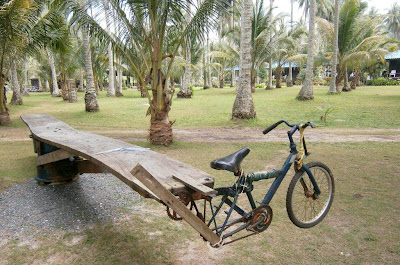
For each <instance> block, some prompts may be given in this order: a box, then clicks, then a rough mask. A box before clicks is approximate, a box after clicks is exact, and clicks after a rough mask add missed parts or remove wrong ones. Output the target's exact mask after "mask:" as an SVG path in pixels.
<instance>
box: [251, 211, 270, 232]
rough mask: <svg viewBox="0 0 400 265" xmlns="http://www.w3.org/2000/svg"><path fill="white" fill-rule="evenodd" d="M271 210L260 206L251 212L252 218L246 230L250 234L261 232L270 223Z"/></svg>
mask: <svg viewBox="0 0 400 265" xmlns="http://www.w3.org/2000/svg"><path fill="white" fill-rule="evenodd" d="M272 215H273V214H272V208H271V207H270V206H269V205H260V206H258V207H257V208H256V209H254V210H253V217H252V218H251V220H250V226H249V227H248V228H247V230H249V231H252V232H257V233H260V232H263V231H265V230H266V229H267V228H268V226H269V225H270V224H271V221H272Z"/></svg>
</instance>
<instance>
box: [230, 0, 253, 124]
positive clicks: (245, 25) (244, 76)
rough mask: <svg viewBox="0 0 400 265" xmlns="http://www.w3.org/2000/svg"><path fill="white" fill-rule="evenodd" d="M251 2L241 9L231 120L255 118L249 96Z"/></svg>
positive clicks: (246, 2) (244, 4)
mask: <svg viewBox="0 0 400 265" xmlns="http://www.w3.org/2000/svg"><path fill="white" fill-rule="evenodd" d="M252 13H253V1H252V0H244V1H243V2H242V9H241V34H240V63H239V84H238V85H237V89H236V99H235V103H234V104H233V108H232V118H240V119H252V118H255V116H256V111H255V109H254V103H253V97H252V96H251V48H252V47H251V46H252V44H251V32H252V30H251V29H252V25H251V21H252V17H253V14H252Z"/></svg>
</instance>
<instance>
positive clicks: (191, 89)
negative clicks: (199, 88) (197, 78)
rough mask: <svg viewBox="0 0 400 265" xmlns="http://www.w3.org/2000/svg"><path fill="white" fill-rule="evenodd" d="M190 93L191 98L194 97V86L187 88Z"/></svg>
mask: <svg viewBox="0 0 400 265" xmlns="http://www.w3.org/2000/svg"><path fill="white" fill-rule="evenodd" d="M189 89H190V92H191V93H192V97H193V95H194V85H190V86H189Z"/></svg>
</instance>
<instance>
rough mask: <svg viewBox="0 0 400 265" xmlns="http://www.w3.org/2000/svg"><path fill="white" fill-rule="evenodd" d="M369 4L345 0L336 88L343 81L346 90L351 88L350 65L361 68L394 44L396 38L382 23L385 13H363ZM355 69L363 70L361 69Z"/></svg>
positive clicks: (340, 25)
mask: <svg viewBox="0 0 400 265" xmlns="http://www.w3.org/2000/svg"><path fill="white" fill-rule="evenodd" d="M366 7H367V6H366V4H365V3H363V2H360V1H359V0H346V1H345V2H344V3H343V6H342V8H341V10H340V14H339V41H338V43H339V46H338V48H339V52H338V56H339V57H338V61H339V62H338V76H337V78H336V87H337V90H338V87H339V84H340V83H341V82H342V81H343V82H344V83H343V90H344V91H349V89H350V88H349V85H348V73H347V71H348V69H357V68H360V67H361V66H362V65H363V64H364V63H365V62H366V61H369V60H377V59H382V58H383V57H384V55H385V54H386V53H388V49H389V48H391V47H392V46H393V41H392V40H391V39H390V38H388V36H387V35H386V34H385V31H384V30H383V29H382V27H380V25H381V21H382V20H383V19H382V17H381V16H376V17H374V18H371V17H369V16H367V15H364V12H365V10H366ZM355 72H356V75H357V73H358V74H360V71H355ZM356 78H357V76H356ZM339 91H340V88H339Z"/></svg>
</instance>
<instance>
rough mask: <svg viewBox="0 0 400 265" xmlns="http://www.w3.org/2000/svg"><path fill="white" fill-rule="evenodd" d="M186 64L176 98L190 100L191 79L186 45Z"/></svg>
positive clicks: (189, 56) (187, 44)
mask: <svg viewBox="0 0 400 265" xmlns="http://www.w3.org/2000/svg"><path fill="white" fill-rule="evenodd" d="M185 57H186V64H185V74H184V75H183V80H182V85H181V89H180V90H179V92H178V94H177V96H178V98H191V97H192V93H191V91H190V79H191V75H192V74H191V69H190V68H191V65H192V64H191V55H190V45H189V43H186V56H185Z"/></svg>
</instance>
